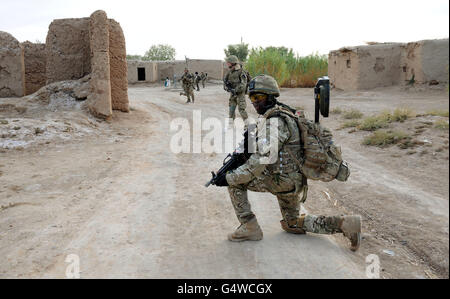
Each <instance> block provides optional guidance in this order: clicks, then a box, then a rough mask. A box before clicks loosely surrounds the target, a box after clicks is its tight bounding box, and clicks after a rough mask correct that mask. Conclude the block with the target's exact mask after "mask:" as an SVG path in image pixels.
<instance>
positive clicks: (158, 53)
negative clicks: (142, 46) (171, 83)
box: [142, 45, 176, 61]
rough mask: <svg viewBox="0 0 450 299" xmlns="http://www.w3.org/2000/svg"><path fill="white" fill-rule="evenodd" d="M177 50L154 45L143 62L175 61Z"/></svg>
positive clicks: (166, 46) (168, 46)
mask: <svg viewBox="0 0 450 299" xmlns="http://www.w3.org/2000/svg"><path fill="white" fill-rule="evenodd" d="M175 55H176V50H175V48H173V47H172V46H170V45H153V46H151V48H150V49H149V50H148V51H147V52H145V55H144V57H142V59H143V60H150V61H166V60H175Z"/></svg>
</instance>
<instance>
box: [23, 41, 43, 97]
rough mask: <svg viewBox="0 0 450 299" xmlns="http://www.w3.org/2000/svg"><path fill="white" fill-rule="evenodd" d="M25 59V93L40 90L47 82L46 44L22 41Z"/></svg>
mask: <svg viewBox="0 0 450 299" xmlns="http://www.w3.org/2000/svg"><path fill="white" fill-rule="evenodd" d="M22 47H23V49H24V61H25V94H26V95H29V94H32V93H34V92H36V91H38V90H39V89H40V88H41V87H43V86H45V83H46V79H47V77H46V73H45V72H46V62H47V55H46V51H45V44H34V43H31V42H29V41H27V42H24V43H22Z"/></svg>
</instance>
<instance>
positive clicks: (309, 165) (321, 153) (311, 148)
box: [268, 108, 350, 182]
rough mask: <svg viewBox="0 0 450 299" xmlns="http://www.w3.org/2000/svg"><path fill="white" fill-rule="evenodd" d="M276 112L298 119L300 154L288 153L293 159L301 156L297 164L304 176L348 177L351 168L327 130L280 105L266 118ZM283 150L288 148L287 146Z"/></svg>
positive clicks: (321, 178) (329, 179) (329, 178)
mask: <svg viewBox="0 0 450 299" xmlns="http://www.w3.org/2000/svg"><path fill="white" fill-rule="evenodd" d="M276 115H279V116H281V117H283V118H286V117H290V118H294V119H295V120H296V121H297V125H298V127H299V129H300V133H301V141H302V147H301V150H302V153H301V154H300V155H295V154H294V153H290V155H291V156H292V157H293V158H294V159H296V158H295V157H298V156H300V157H302V158H301V159H300V160H297V161H296V163H297V164H298V166H299V168H300V171H301V172H302V174H303V175H304V176H306V178H308V179H311V180H318V181H323V182H330V181H333V180H338V181H341V182H346V181H347V180H348V178H349V176H350V169H349V167H348V164H347V162H345V161H344V160H343V159H342V152H341V148H340V147H338V146H336V145H335V144H334V141H333V135H332V134H331V131H330V130H328V129H327V128H325V127H323V126H322V125H320V124H317V123H315V122H314V121H312V120H309V119H307V118H305V117H304V115H303V114H302V113H297V114H294V113H292V112H291V111H289V110H287V109H284V108H281V109H280V110H277V111H275V112H274V114H273V115H269V116H268V118H270V117H273V116H276ZM286 149H287V151H290V150H289V148H288V147H287V148H286Z"/></svg>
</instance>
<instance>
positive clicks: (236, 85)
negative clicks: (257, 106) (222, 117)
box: [224, 64, 248, 120]
mask: <svg viewBox="0 0 450 299" xmlns="http://www.w3.org/2000/svg"><path fill="white" fill-rule="evenodd" d="M224 81H225V82H229V83H231V86H232V88H233V89H234V90H235V91H236V95H231V97H230V101H229V106H230V115H229V116H230V118H231V119H235V118H236V107H238V108H239V113H240V114H241V116H242V118H243V119H244V120H246V119H247V118H248V115H247V111H245V109H246V108H247V103H246V102H245V91H246V89H247V76H246V75H245V73H244V72H243V71H242V68H241V66H240V65H239V64H236V66H235V67H234V69H232V70H230V72H228V74H227V75H226V76H225V80H224Z"/></svg>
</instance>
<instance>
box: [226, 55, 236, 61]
mask: <svg viewBox="0 0 450 299" xmlns="http://www.w3.org/2000/svg"><path fill="white" fill-rule="evenodd" d="M225 61H226V62H228V63H239V58H237V56H235V55H231V56H228V57H227V58H226V59H225Z"/></svg>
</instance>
